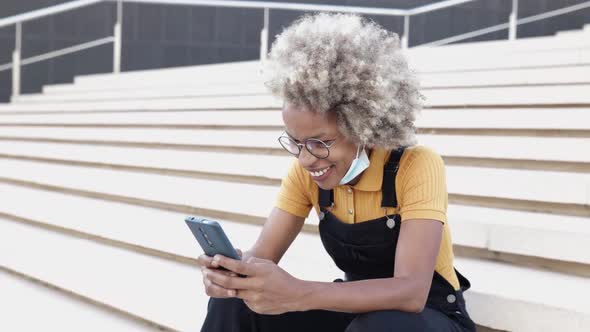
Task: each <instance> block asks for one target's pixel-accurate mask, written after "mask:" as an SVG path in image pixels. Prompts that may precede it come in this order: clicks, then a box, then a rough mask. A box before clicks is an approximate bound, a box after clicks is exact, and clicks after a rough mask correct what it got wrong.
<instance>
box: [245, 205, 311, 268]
mask: <svg viewBox="0 0 590 332" xmlns="http://www.w3.org/2000/svg"><path fill="white" fill-rule="evenodd" d="M304 223H305V218H302V217H298V216H295V215H292V214H290V213H288V212H285V211H283V210H281V209H279V208H277V207H275V208H273V209H272V211H271V212H270V215H269V216H268V219H267V220H266V222H265V223H264V226H263V228H262V231H261V232H260V235H259V236H258V239H257V240H256V243H254V245H253V246H252V248H250V249H249V250H248V251H247V252H246V253H245V255H244V259H247V258H248V257H250V256H254V257H258V258H262V259H268V260H271V261H273V262H275V263H276V264H278V263H279V261H280V260H281V258H282V257H283V255H284V254H285V252H286V251H287V249H288V248H289V246H290V245H291V243H293V240H295V238H296V237H297V234H299V232H300V231H301V228H302V227H303V224H304Z"/></svg>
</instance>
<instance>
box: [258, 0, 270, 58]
mask: <svg viewBox="0 0 590 332" xmlns="http://www.w3.org/2000/svg"><path fill="white" fill-rule="evenodd" d="M269 11H270V10H269V9H268V8H264V26H263V27H262V31H260V62H264V61H266V56H267V54H268V20H269V18H268V16H269V14H270V13H269Z"/></svg>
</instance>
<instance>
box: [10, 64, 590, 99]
mask: <svg viewBox="0 0 590 332" xmlns="http://www.w3.org/2000/svg"><path fill="white" fill-rule="evenodd" d="M422 76H423V77H421V85H422V88H423V89H424V90H430V89H433V88H436V89H440V88H451V87H452V88H459V87H463V88H465V87H475V86H486V87H491V86H498V87H501V86H507V85H509V86H514V85H539V84H546V85H547V84H572V83H578V84H579V83H590V78H589V77H590V66H579V67H555V68H551V67H550V68H542V69H538V68H534V69H514V70H498V71H480V72H478V71H474V72H466V73H432V74H427V73H426V74H423V75H422ZM148 83H151V84H152V85H151V86H150V85H147V84H148ZM187 86H188V87H187ZM103 89H104V90H97V91H85V90H74V89H72V91H70V92H68V93H52V94H41V93H39V94H25V95H21V96H19V97H17V98H13V99H12V102H17V103H40V102H55V101H91V100H94V101H104V100H122V99H136V98H145V99H154V98H163V97H166V98H170V97H184V96H191V95H194V94H195V92H197V91H198V92H199V94H202V95H206V94H220V93H231V92H235V93H236V94H241V93H242V92H243V91H244V90H246V91H249V92H251V91H256V92H257V93H265V92H267V89H266V87H265V86H264V82H263V80H262V79H257V80H254V79H253V80H252V81H251V82H239V83H235V82H231V83H228V82H224V83H219V84H215V83H214V84H212V83H211V82H206V83H205V82H203V81H198V80H196V79H195V78H194V77H187V78H186V82H184V81H181V82H177V83H175V84H172V85H171V84H162V83H161V82H159V81H158V82H149V81H148V82H146V86H144V87H142V88H141V89H140V88H137V87H136V86H128V87H127V88H125V89H121V88H117V89H114V88H112V87H110V86H108V85H105V86H104V87H103Z"/></svg>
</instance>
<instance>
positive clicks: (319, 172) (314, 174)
mask: <svg viewBox="0 0 590 332" xmlns="http://www.w3.org/2000/svg"><path fill="white" fill-rule="evenodd" d="M329 168H330V167H328V168H324V169H323V170H321V171H317V172H309V173H311V175H313V176H315V177H316V178H317V177H320V176H322V175H324V174H326V172H327V171H328V169H329Z"/></svg>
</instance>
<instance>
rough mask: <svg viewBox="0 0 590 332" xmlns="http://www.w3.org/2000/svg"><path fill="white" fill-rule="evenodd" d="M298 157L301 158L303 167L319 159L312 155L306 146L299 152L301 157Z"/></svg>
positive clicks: (300, 161)
mask: <svg viewBox="0 0 590 332" xmlns="http://www.w3.org/2000/svg"><path fill="white" fill-rule="evenodd" d="M297 159H299V163H300V164H301V166H303V167H308V166H310V165H313V163H315V162H316V161H317V160H318V158H317V157H316V156H314V155H312V154H311V153H310V152H309V151H307V149H306V148H305V147H304V148H303V149H301V152H300V153H299V157H297Z"/></svg>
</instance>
